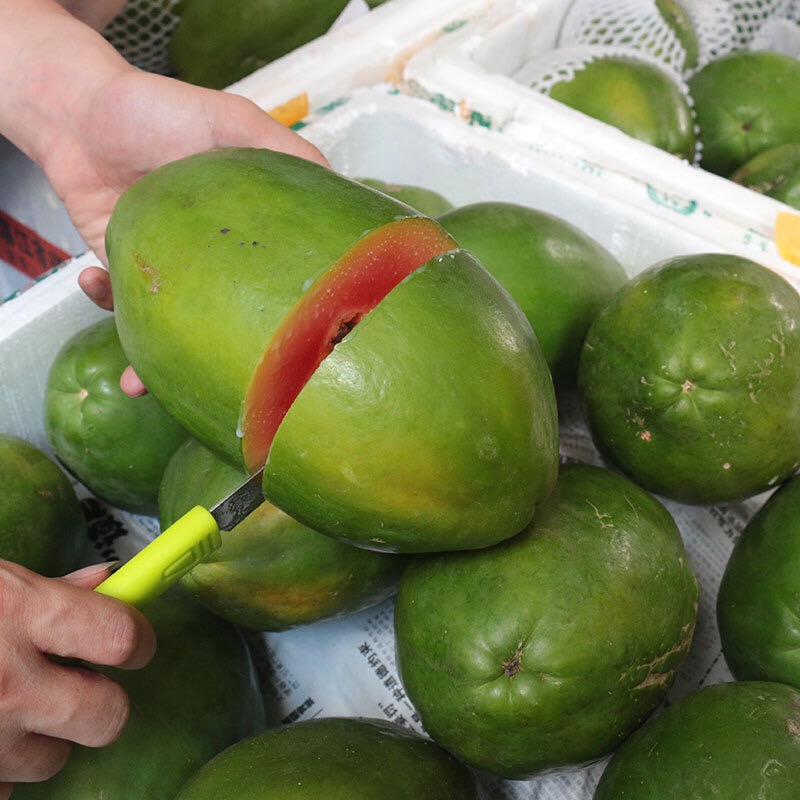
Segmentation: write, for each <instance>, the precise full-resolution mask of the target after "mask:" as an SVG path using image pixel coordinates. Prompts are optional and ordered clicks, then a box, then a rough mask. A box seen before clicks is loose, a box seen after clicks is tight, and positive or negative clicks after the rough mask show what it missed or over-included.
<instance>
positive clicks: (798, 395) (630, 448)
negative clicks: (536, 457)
mask: <svg viewBox="0 0 800 800" xmlns="http://www.w3.org/2000/svg"><path fill="white" fill-rule="evenodd" d="M578 386H579V390H580V393H581V395H582V397H583V400H584V404H585V408H586V417H587V421H588V424H589V429H590V431H591V434H592V437H593V438H594V441H595V444H596V445H597V447H598V449H599V450H600V451H601V452H602V453H603V454H604V455H605V456H606V457H607V458H608V459H609V460H610V461H612V462H613V463H614V464H616V465H617V467H619V469H621V470H622V471H623V472H625V473H626V474H627V475H628V476H629V477H631V478H633V480H635V481H636V482H637V483H640V484H641V485H642V486H644V487H645V488H647V489H649V490H650V491H652V492H655V493H656V494H659V495H661V496H663V497H669V498H671V499H673V500H678V501H680V502H683V503H695V504H700V505H712V504H715V503H725V502H731V501H733V500H739V499H742V498H745V497H749V496H751V495H755V494H758V493H759V492H763V491H766V490H768V489H770V488H774V487H775V486H777V485H778V484H779V483H781V482H782V481H783V480H785V479H786V478H788V477H789V476H790V475H791V474H792V473H793V472H794V471H795V470H796V469H797V467H798V464H800V297H798V294H797V291H796V290H795V289H794V287H793V286H792V285H791V284H789V282H788V281H786V280H785V279H784V278H783V277H782V276H780V275H778V274H777V273H776V272H773V271H772V270H770V269H768V268H767V267H765V266H763V265H761V264H758V263H756V262H755V261H751V260H749V259H746V258H741V257H739V256H734V255H730V254H725V253H694V254H690V255H683V256H675V257H673V258H668V259H665V260H663V261H660V262H658V263H656V264H653V265H651V266H650V267H649V268H647V269H645V270H643V271H642V272H640V273H639V274H638V275H636V276H635V277H633V278H632V279H631V280H630V281H628V283H627V284H626V285H625V286H623V287H622V289H620V290H619V292H617V294H616V295H615V296H614V297H613V298H612V299H611V301H610V302H609V303H608V304H607V305H606V306H605V307H604V308H602V309H601V310H600V312H599V313H598V315H597V316H596V317H595V320H594V322H593V323H592V326H591V327H590V329H589V332H588V334H587V336H586V340H585V342H584V346H583V351H582V353H581V361H580V365H579V370H578Z"/></svg>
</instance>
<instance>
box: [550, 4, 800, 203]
mask: <svg viewBox="0 0 800 800" xmlns="http://www.w3.org/2000/svg"><path fill="white" fill-rule="evenodd" d="M645 5H646V4H645ZM654 5H655V7H656V8H655V9H652V10H648V9H643V10H642V15H643V16H642V19H644V18H645V16H644V15H645V14H646V13H648V12H651V13H652V11H657V13H658V14H660V15H661V17H662V18H663V20H664V23H665V24H666V25H668V26H669V28H670V29H671V30H672V32H673V33H674V34H675V36H676V37H677V39H678V41H679V42H680V43H681V45H682V52H683V55H684V58H683V60H682V62H681V63H679V64H671V65H669V67H667V66H666V65H660V64H659V63H658V61H657V60H654V57H656V59H657V57H659V53H658V52H649V51H647V48H646V47H645V45H640V44H639V42H638V40H637V39H636V33H637V31H636V29H635V25H633V24H632V25H631V30H630V37H629V39H630V41H629V42H628V44H627V45H626V47H627V52H625V53H621V52H609V48H607V47H605V48H604V47H603V46H602V44H601V43H600V42H596V41H594V40H588V41H587V43H586V46H587V47H588V48H589V49H591V48H592V47H596V48H597V56H596V57H594V58H592V59H591V60H590V61H589V62H588V63H587V64H586V65H585V66H581V67H580V68H576V70H575V74H574V75H565V77H564V78H563V79H562V80H559V81H558V82H556V83H555V84H554V85H553V86H552V87H551V88H549V89H548V92H547V93H548V94H549V95H550V96H551V97H553V98H554V99H555V100H558V101H559V102H561V103H564V104H566V105H568V106H570V107H572V108H575V109H576V110H578V111H581V112H582V113H584V114H587V115H588V116H591V117H593V118H595V119H599V120H601V121H602V122H605V123H607V124H609V125H612V126H614V127H616V128H619V129H620V130H622V131H624V132H625V133H627V134H628V135H630V136H632V137H634V138H636V139H639V140H641V141H644V142H646V143H648V144H651V145H653V146H655V147H658V148H660V149H662V150H665V151H667V152H669V153H672V154H673V155H676V156H678V157H680V158H682V159H684V160H687V161H690V162H693V163H697V164H699V165H700V166H701V167H703V168H704V169H706V170H708V171H709V172H712V173H714V174H716V175H720V176H722V177H725V178H729V179H731V180H732V181H734V182H736V183H738V184H741V185H743V186H746V187H748V188H750V189H752V190H753V191H756V192H759V193H761V194H764V195H767V196H770V197H773V198H775V199H777V200H780V201H781V202H783V203H786V204H787V205H789V206H792V207H794V208H800V111H798V106H797V103H796V102H795V100H794V98H796V97H797V94H798V92H800V59H798V58H797V53H796V52H794V51H792V50H791V48H788V47H782V48H779V47H778V46H776V49H775V50H774V51H773V50H767V49H758V48H754V49H751V48H747V49H745V48H744V47H743V45H742V44H741V41H740V37H741V35H742V31H741V30H738V29H737V26H736V25H735V24H733V25H729V26H728V27H725V21H726V15H725V13H724V11H725V9H707V10H706V11H707V12H708V13H707V15H706V16H704V14H703V10H702V9H700V8H699V6H698V5H697V4H695V3H694V2H692V0H658V2H656V3H655V4H654ZM723 5H724V4H723ZM730 5H731V6H733V7H734V8H733V12H735V13H734V17H735V18H736V19H739V18H741V19H742V20H743V21H744V22H746V23H747V24H750V25H754V26H756V25H758V24H759V23H762V24H763V23H764V22H765V21H767V20H768V19H769V18H770V16H771V15H776V16H777V18H780V19H782V18H783V17H784V16H786V17H787V19H786V20H785V22H786V24H787V25H789V26H791V25H792V24H796V20H795V19H794V18H793V17H791V16H790V15H789V12H788V11H787V10H786V8H785V7H779V6H778V5H777V4H776V5H774V6H771V7H769V8H766V9H763V10H762V9H759V10H758V12H756V11H755V4H752V6H753V7H752V8H751V7H750V5H751V4H747V3H742V4H730ZM606 13H608V14H609V27H608V28H607V29H606V30H605V32H606V33H607V34H608V35H609V36H610V37H612V38H613V37H616V40H619V41H621V40H622V37H623V34H624V32H625V28H624V25H625V20H624V18H622V17H621V15H620V16H617V15H616V12H615V11H613V10H611V9H608V10H607V12H606ZM715 14H718V15H720V25H719V26H718V27H717V29H716V30H715V31H713V34H712V35H713V36H714V37H715V39H714V43H713V44H714V47H713V48H712V49H711V50H710V55H709V48H708V47H701V44H702V43H701V37H702V36H708V35H709V30H708V26H709V21H708V17H709V16H710V17H713V16H714V15H715ZM612 23H613V24H612ZM615 25H617V26H619V27H615ZM603 30H604V29H602V28H601V27H600V26H599V25H598V27H597V32H598V33H599V32H601V31H603ZM726 35H727V36H728V39H727V40H726V39H725V38H724V37H725V36H726ZM642 38H643V40H644V42H645V44H647V45H650V47H651V48H652V43H650V42H649V40H648V38H647V36H646V35H645V36H643V37H642ZM626 41H627V40H626ZM700 50H703V51H704V56H703V58H699V52H700ZM640 54H641V55H640Z"/></svg>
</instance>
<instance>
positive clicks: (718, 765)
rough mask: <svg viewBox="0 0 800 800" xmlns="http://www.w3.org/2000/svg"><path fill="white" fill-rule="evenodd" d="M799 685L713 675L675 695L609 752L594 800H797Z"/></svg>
mask: <svg viewBox="0 0 800 800" xmlns="http://www.w3.org/2000/svg"><path fill="white" fill-rule="evenodd" d="M798 786H800V692H798V691H797V690H796V689H794V688H792V687H789V686H785V685H783V684H779V683H770V682H766V681H737V682H733V683H718V684H713V685H711V686H706V687H704V688H702V689H699V690H696V691H694V692H692V693H691V694H688V695H686V696H684V697H681V698H680V699H679V700H676V701H675V702H674V703H673V704H672V705H671V706H669V707H668V708H667V709H666V710H665V711H663V712H662V713H661V714H659V715H658V716H657V717H654V718H653V719H651V720H649V721H648V722H646V723H645V724H644V725H643V726H642V727H641V728H640V729H639V730H638V731H636V732H635V733H634V734H633V735H632V736H631V737H630V738H629V739H628V740H627V741H626V742H624V743H623V744H622V746H621V747H620V748H619V749H618V750H617V751H616V753H614V755H613V756H612V758H611V761H610V762H609V764H608V765H607V767H606V769H605V771H604V772H603V774H602V775H601V776H600V781H599V783H598V785H597V789H596V790H595V793H594V798H593V800H621V799H622V798H628V797H630V798H636V800H672V798H675V797H681V798H687V800H688V798H692V800H695V798H697V800H700V798H702V800H706V798H712V797H719V798H725V800H755V798H758V799H759V800H795V798H796V797H797V787H798Z"/></svg>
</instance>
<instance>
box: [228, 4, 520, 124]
mask: <svg viewBox="0 0 800 800" xmlns="http://www.w3.org/2000/svg"><path fill="white" fill-rule="evenodd" d="M513 7H514V0H390V2H387V3H384V4H382V5H380V6H377V7H376V8H374V9H372V10H371V11H370V12H369V13H368V14H363V15H361V16H357V17H355V18H353V19H351V20H349V21H348V22H347V24H343V25H336V26H334V27H333V28H332V29H331V30H330V31H328V32H327V33H326V34H324V35H323V36H320V37H318V38H317V39H315V40H313V41H311V42H308V43H307V44H305V45H303V46H302V47H299V48H297V49H296V50H294V51H292V52H291V53H288V54H287V55H285V56H283V57H281V58H279V59H276V60H275V61H273V62H271V63H270V64H267V65H266V66H264V67H262V68H261V69H259V70H257V71H256V72H254V73H252V74H251V75H248V76H247V77H245V78H243V79H242V80H240V81H237V82H236V83H234V84H232V85H231V86H229V87H228V89H227V90H228V91H231V92H234V93H236V94H242V95H244V96H246V97H249V98H250V99H251V100H254V101H255V102H256V103H258V105H260V106H261V107H262V108H264V109H266V110H272V109H276V108H279V107H284V106H287V105H288V106H293V105H294V106H295V107H296V108H302V107H303V105H304V104H305V105H307V108H308V110H309V111H312V112H313V111H316V110H318V109H320V108H322V107H324V106H327V105H330V104H336V103H339V102H342V100H343V98H346V97H347V95H348V94H349V93H350V92H351V91H352V90H353V89H356V88H360V87H367V86H371V85H374V84H378V83H383V82H390V81H393V80H398V79H399V78H400V76H401V75H402V71H403V68H404V66H405V63H406V62H407V60H408V59H409V58H410V57H411V56H412V55H413V54H414V53H415V52H418V51H419V50H420V49H423V48H425V47H427V46H429V45H430V44H431V43H433V42H436V41H440V40H442V39H446V38H448V36H449V35H450V34H451V33H452V32H454V31H456V30H458V29H459V28H461V27H462V26H463V25H465V24H467V23H468V22H470V21H473V20H477V19H481V18H483V17H489V18H494V17H495V16H497V15H498V14H501V13H503V12H504V10H505V9H512V8H513ZM300 98H303V100H304V102H299V103H295V101H297V100H299V99H300ZM288 117H289V118H290V120H291V119H292V113H291V109H289V112H288Z"/></svg>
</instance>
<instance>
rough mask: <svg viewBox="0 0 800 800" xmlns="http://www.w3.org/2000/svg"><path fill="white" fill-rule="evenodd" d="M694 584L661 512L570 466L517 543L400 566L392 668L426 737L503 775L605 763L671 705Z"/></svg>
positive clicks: (614, 483) (673, 528) (595, 472)
mask: <svg viewBox="0 0 800 800" xmlns="http://www.w3.org/2000/svg"><path fill="white" fill-rule="evenodd" d="M697 603H698V585H697V580H696V578H695V576H694V573H693V572H692V569H691V567H690V565H689V562H688V558H687V555H686V551H685V549H684V546H683V541H682V539H681V535H680V531H679V530H678V526H677V525H676V523H675V522H674V520H673V519H672V517H671V516H670V514H669V512H668V511H667V509H666V508H665V507H664V506H663V505H662V504H661V503H659V502H658V501H657V500H656V499H655V498H653V497H652V496H651V495H649V494H648V493H647V492H645V491H644V490H643V489H640V488H639V487H637V486H636V485H635V484H633V483H632V482H631V481H629V480H628V479H626V478H624V477H622V476H621V475H619V474H617V473H615V472H612V471H611V470H607V469H603V468H600V467H593V466H588V465H581V464H565V465H563V466H562V468H561V474H560V476H559V479H558V483H557V484H556V487H555V489H554V490H553V492H552V493H551V494H550V495H549V496H548V497H547V498H546V499H545V500H543V501H542V502H541V503H540V504H539V505H538V507H537V509H536V513H535V514H534V517H533V521H532V522H531V524H530V526H528V527H527V528H526V529H525V530H524V531H522V532H521V533H520V534H518V535H517V536H515V537H513V538H511V539H508V540H506V541H504V542H501V543H499V544H496V545H494V546H492V547H488V548H485V549H483V550H475V551H470V552H461V553H438V554H435V555H431V556H426V557H425V558H421V559H419V560H414V561H413V562H412V563H411V564H410V565H409V567H408V569H407V570H406V571H405V572H404V573H403V575H402V577H401V579H400V586H399V589H398V593H397V601H396V604H395V640H396V652H397V666H398V670H399V673H400V677H401V680H402V682H403V686H404V688H405V690H406V693H407V695H408V699H409V700H410V701H411V703H412V704H413V705H414V707H415V709H416V710H417V712H418V714H419V717H420V720H421V722H422V725H423V726H424V728H425V730H426V732H427V733H428V734H429V735H430V736H431V737H432V738H433V740H434V741H436V742H438V743H439V744H440V745H441V746H443V747H444V748H445V749H447V750H448V751H449V752H451V753H453V754H454V755H455V756H456V757H457V758H459V759H461V760H462V761H464V762H465V763H467V764H469V765H471V766H473V767H476V768H478V769H481V770H485V771H488V772H490V773H493V774H495V775H498V776H500V777H502V778H507V779H513V780H518V779H524V778H531V777H533V776H535V775H538V774H541V773H543V772H545V771H549V770H553V769H557V768H564V767H567V766H573V765H576V764H581V763H585V762H588V761H592V760H595V759H599V758H601V757H602V756H604V755H606V754H607V753H609V752H611V751H612V750H613V749H614V748H615V747H616V746H618V745H619V744H620V743H621V742H622V741H623V740H624V739H625V737H626V736H628V735H629V734H630V732H631V731H632V730H634V729H635V728H636V727H637V726H638V725H639V724H641V722H642V721H643V720H644V719H646V718H647V716H648V715H649V714H650V713H652V711H653V710H654V709H655V708H656V707H657V706H658V704H659V703H660V702H661V701H662V700H663V699H664V697H665V695H666V693H667V690H668V689H669V687H670V685H671V683H672V681H673V679H674V677H675V675H676V672H677V670H678V668H679V667H680V665H681V664H682V663H683V660H684V658H685V657H686V655H687V653H688V652H689V647H690V645H691V642H692V637H693V632H694V628H695V623H696V619H697Z"/></svg>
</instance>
